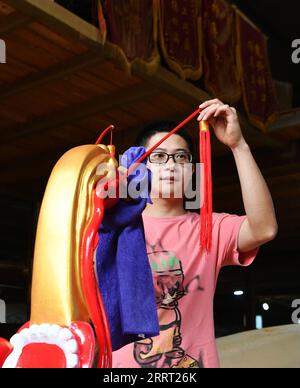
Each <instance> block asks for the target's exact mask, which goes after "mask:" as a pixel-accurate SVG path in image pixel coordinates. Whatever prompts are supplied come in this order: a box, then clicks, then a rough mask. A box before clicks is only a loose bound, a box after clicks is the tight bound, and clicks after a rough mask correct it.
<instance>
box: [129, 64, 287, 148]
mask: <svg viewBox="0 0 300 388" xmlns="http://www.w3.org/2000/svg"><path fill="white" fill-rule="evenodd" d="M133 74H134V75H137V76H139V77H140V78H142V79H144V80H146V81H147V82H149V83H150V84H152V85H154V86H156V87H159V88H160V89H162V90H164V91H165V92H167V93H169V94H172V95H173V96H175V97H176V98H178V100H181V101H184V102H186V103H188V104H191V105H192V106H194V107H195V109H196V108H197V106H198V105H199V104H200V103H201V102H203V101H205V100H208V99H211V98H212V97H211V96H210V95H209V94H208V93H206V92H205V91H203V90H202V89H200V88H198V87H196V86H194V85H192V84H191V83H189V82H187V81H184V80H181V79H179V78H178V77H177V76H176V75H175V74H173V73H171V72H170V71H168V70H166V69H164V68H163V67H160V68H159V69H158V70H157V71H156V72H155V73H154V74H151V75H149V74H146V73H145V72H143V71H141V70H140V68H139V67H135V66H134V67H133ZM239 118H240V123H241V126H242V129H243V131H244V132H245V135H249V136H255V137H257V138H259V139H261V143H262V144H265V145H267V146H269V147H271V148H282V143H281V142H279V141H277V140H275V139H272V138H271V137H269V136H267V135H266V134H264V133H262V132H261V131H260V130H258V129H257V128H255V127H253V126H252V125H251V124H250V123H249V122H248V121H247V119H246V118H245V117H244V116H243V115H242V114H240V113H239Z"/></svg>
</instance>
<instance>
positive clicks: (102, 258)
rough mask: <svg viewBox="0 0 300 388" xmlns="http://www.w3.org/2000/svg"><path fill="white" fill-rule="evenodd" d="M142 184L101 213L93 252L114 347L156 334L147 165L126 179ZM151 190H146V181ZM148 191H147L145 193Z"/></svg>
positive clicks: (138, 151) (129, 158) (132, 155)
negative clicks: (146, 215)
mask: <svg viewBox="0 0 300 388" xmlns="http://www.w3.org/2000/svg"><path fill="white" fill-rule="evenodd" d="M144 153H145V149H144V148H143V147H138V148H131V149H129V150H128V151H127V152H126V153H125V155H124V157H123V159H122V161H121V165H122V166H123V167H126V168H128V167H129V166H130V165H132V164H133V163H134V162H136V161H137V160H138V159H139V158H140V156H142V155H143V154H144ZM132 182H134V183H135V184H137V185H138V184H140V185H141V191H142V195H140V196H137V198H135V199H134V200H125V199H121V200H119V202H118V203H117V205H116V206H114V207H113V208H112V209H109V210H107V211H105V214H104V219H103V222H102V225H101V227H100V230H99V234H100V240H99V245H98V249H97V254H96V266H97V275H98V281H99V287H100V290H101V294H102V297H103V302H104V305H105V309H106V314H107V317H108V322H109V326H110V333H111V340H112V348H113V351H115V350H118V349H120V348H122V347H123V346H125V345H128V344H129V343H132V342H135V341H137V340H140V339H141V336H142V337H144V338H150V337H155V336H157V335H159V322H158V317H157V308H156V303H155V293H154V286H153V278H152V271H151V267H150V264H149V260H148V256H147V251H146V243H145V234H144V226H143V219H142V212H143V210H144V209H145V207H146V205H147V202H149V192H150V186H151V173H150V171H149V170H148V169H147V168H146V166H145V169H142V171H140V173H139V174H138V173H135V174H133V175H131V176H130V177H129V178H128V183H129V184H130V183H132ZM145 183H147V184H149V188H148V189H147V185H146V184H145ZM146 189H147V192H146V191H145V190H146Z"/></svg>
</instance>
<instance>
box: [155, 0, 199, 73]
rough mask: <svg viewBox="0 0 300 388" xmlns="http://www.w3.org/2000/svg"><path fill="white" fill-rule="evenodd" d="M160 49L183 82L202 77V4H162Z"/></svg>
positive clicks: (186, 0)
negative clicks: (187, 79)
mask: <svg viewBox="0 0 300 388" xmlns="http://www.w3.org/2000/svg"><path fill="white" fill-rule="evenodd" d="M159 30H160V45H161V48H162V52H163V55H164V58H165V60H166V62H167V64H168V65H169V67H170V68H171V69H172V70H173V71H175V72H176V73H177V74H178V75H179V76H180V77H181V78H183V79H186V78H189V79H193V80H198V79H199V78H200V77H201V75H202V63H201V56H202V39H201V36H202V30H201V0H159Z"/></svg>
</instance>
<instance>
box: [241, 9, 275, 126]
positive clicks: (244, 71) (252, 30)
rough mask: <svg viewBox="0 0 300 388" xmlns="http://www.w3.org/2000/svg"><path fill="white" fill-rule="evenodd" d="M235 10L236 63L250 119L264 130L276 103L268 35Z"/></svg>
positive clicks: (268, 123)
mask: <svg viewBox="0 0 300 388" xmlns="http://www.w3.org/2000/svg"><path fill="white" fill-rule="evenodd" d="M236 14H237V16H236V17H237V36H238V66H239V70H240V74H241V80H242V87H243V100H244V104H245V108H246V111H247V114H248V116H249V120H250V121H251V122H252V123H253V124H254V125H256V126H257V127H258V128H261V129H263V130H266V129H267V127H268V126H269V125H270V124H271V123H272V122H273V121H274V120H275V119H276V118H277V116H278V112H279V104H278V100H277V95H276V91H275V87H274V84H273V79H272V74H271V69H270V64H269V59H268V48H267V39H266V37H265V36H264V35H263V33H262V32H261V31H259V30H258V28H256V27H255V26H254V25H253V24H252V23H251V22H250V21H249V20H248V19H247V18H246V17H245V16H244V15H243V14H242V13H241V12H240V11H237V12H236Z"/></svg>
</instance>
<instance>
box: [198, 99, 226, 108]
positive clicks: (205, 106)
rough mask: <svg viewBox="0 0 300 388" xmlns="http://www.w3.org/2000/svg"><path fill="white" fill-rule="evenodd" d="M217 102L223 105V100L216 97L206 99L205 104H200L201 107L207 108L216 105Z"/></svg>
mask: <svg viewBox="0 0 300 388" xmlns="http://www.w3.org/2000/svg"><path fill="white" fill-rule="evenodd" d="M215 104H218V105H220V104H221V105H223V102H222V101H220V100H219V99H217V98H215V99H213V100H208V101H205V102H204V103H203V104H201V105H200V106H199V108H201V109H205V108H207V107H209V106H212V105H215Z"/></svg>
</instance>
